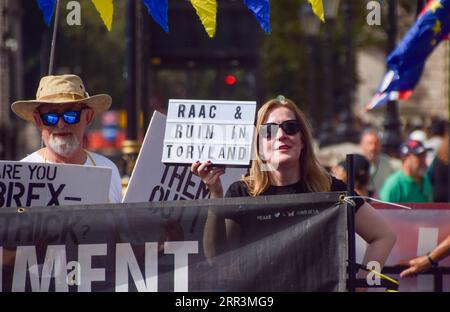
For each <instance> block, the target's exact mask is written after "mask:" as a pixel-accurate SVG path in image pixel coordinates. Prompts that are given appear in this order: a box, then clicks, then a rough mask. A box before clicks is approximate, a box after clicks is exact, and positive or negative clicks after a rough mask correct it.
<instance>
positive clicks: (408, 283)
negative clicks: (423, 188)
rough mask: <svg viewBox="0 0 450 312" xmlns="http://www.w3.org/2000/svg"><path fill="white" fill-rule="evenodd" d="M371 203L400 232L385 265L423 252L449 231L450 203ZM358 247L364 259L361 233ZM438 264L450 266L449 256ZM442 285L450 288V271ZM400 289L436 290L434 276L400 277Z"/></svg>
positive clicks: (432, 246)
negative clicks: (393, 204)
mask: <svg viewBox="0 0 450 312" xmlns="http://www.w3.org/2000/svg"><path fill="white" fill-rule="evenodd" d="M372 205H373V206H374V207H375V208H377V209H378V211H379V212H381V214H382V215H383V216H384V217H385V218H386V219H387V221H388V222H389V224H390V225H391V227H392V229H393V230H394V232H395V233H396V235H397V242H396V244H395V246H394V249H393V250H392V252H391V254H390V256H389V258H388V259H387V262H386V266H395V265H397V264H399V263H400V262H401V261H405V260H408V259H411V258H414V257H417V256H418V255H424V254H426V253H427V252H428V251H431V250H432V249H433V248H434V247H436V246H437V245H438V244H439V243H440V242H441V241H442V240H444V239H445V238H446V237H447V236H448V235H450V204H441V203H426V204H404V205H405V206H408V207H411V208H412V209H411V210H407V209H401V208H394V209H393V208H392V206H389V207H388V206H387V205H383V204H372ZM356 247H357V256H356V259H357V261H358V262H360V263H361V261H362V257H363V254H364V250H365V242H364V241H363V240H362V239H361V238H360V237H357V240H356ZM439 266H445V267H450V257H448V258H446V259H445V260H443V261H441V262H440V263H439ZM390 276H392V274H390ZM393 277H395V278H397V279H398V278H399V277H398V276H393ZM443 286H444V291H449V290H450V275H449V276H444V283H443ZM399 291H433V276H432V275H429V274H428V275H420V276H418V277H415V278H405V279H401V280H400V288H399Z"/></svg>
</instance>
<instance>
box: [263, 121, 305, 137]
mask: <svg viewBox="0 0 450 312" xmlns="http://www.w3.org/2000/svg"><path fill="white" fill-rule="evenodd" d="M278 128H281V129H283V131H284V133H286V134H287V135H294V134H297V133H298V132H299V131H300V122H298V120H285V121H283V122H282V123H280V124H277V123H274V122H270V123H266V124H262V125H261V131H260V133H261V135H262V136H263V137H264V138H266V139H269V140H270V139H271V138H272V137H273V136H275V135H276V133H277V131H278Z"/></svg>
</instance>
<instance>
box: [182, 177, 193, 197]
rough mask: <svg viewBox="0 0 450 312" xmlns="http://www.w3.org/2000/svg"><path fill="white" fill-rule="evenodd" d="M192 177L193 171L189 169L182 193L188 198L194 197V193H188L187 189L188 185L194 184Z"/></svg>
mask: <svg viewBox="0 0 450 312" xmlns="http://www.w3.org/2000/svg"><path fill="white" fill-rule="evenodd" d="M192 177H193V173H192V172H191V171H189V174H188V176H187V179H186V182H185V183H184V188H183V195H184V196H186V197H187V198H190V199H194V198H195V195H194V194H193V193H190V192H189V190H188V188H189V187H194V186H195V182H194V181H192Z"/></svg>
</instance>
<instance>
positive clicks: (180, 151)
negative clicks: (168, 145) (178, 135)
mask: <svg viewBox="0 0 450 312" xmlns="http://www.w3.org/2000/svg"><path fill="white" fill-rule="evenodd" d="M177 156H178V157H181V156H183V146H181V145H180V146H178V147H177Z"/></svg>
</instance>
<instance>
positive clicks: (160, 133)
mask: <svg viewBox="0 0 450 312" xmlns="http://www.w3.org/2000/svg"><path fill="white" fill-rule="evenodd" d="M165 124H166V116H164V115H163V114H161V113H159V112H157V111H155V112H154V114H153V117H152V119H151V121H150V124H149V127H148V129H147V133H146V135H145V138H144V142H143V143H142V147H141V150H140V152H139V155H138V158H137V161H136V165H135V167H134V170H133V173H132V174H131V177H130V181H129V183H128V188H127V190H126V192H125V195H124V198H123V202H124V203H130V202H144V201H167V200H180V199H202V198H207V197H208V196H209V191H208V190H207V188H206V186H205V185H204V184H203V183H202V182H201V180H200V179H199V178H198V177H197V176H195V175H194V174H192V173H191V168H190V165H191V164H190V163H189V164H186V165H168V164H163V163H162V162H161V157H162V153H163V141H164V127H165ZM244 173H245V171H244V169H242V168H227V169H226V172H225V174H224V175H223V176H222V177H221V179H222V185H223V187H224V190H227V189H228V187H229V185H230V184H231V183H233V182H234V181H237V180H239V179H240V178H241V176H242V175H243V174H244Z"/></svg>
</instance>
